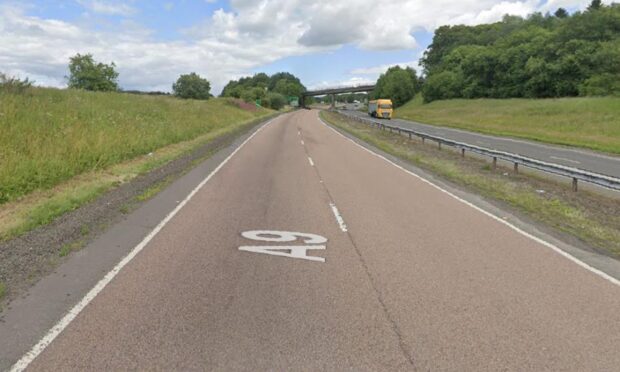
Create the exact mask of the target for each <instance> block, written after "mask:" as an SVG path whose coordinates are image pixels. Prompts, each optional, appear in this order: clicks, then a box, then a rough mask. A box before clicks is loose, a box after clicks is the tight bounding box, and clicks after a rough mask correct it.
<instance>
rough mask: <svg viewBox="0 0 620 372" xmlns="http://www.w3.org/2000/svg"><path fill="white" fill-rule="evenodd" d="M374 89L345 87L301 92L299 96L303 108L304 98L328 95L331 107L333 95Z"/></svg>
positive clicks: (369, 86)
mask: <svg viewBox="0 0 620 372" xmlns="http://www.w3.org/2000/svg"><path fill="white" fill-rule="evenodd" d="M374 89H375V85H374V84H372V85H357V86H347V87H332V88H324V89H316V90H308V91H306V92H303V93H302V95H301V102H300V103H301V106H302V107H303V106H305V99H306V97H313V96H325V95H328V96H330V97H331V102H332V107H334V106H335V104H336V99H335V95H336V94H342V93H359V92H372V91H373V90H374Z"/></svg>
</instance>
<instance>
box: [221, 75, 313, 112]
mask: <svg viewBox="0 0 620 372" xmlns="http://www.w3.org/2000/svg"><path fill="white" fill-rule="evenodd" d="M305 90H306V87H304V86H303V84H301V81H300V80H299V78H297V77H296V76H295V75H293V74H291V73H288V72H278V73H275V74H273V75H271V76H268V75H267V74H265V73H262V72H261V73H258V74H256V75H254V76H252V77H242V78H241V79H239V80H231V81H229V82H228V84H226V86H225V87H224V89H223V90H222V94H221V95H222V96H223V97H235V98H241V99H243V100H245V101H248V102H254V101H256V100H257V99H260V100H261V104H262V106H264V107H271V108H274V109H280V108H282V106H283V105H285V104H286V103H287V102H288V97H301V94H302V93H303V92H304V91H305ZM269 93H277V94H278V95H279V96H275V95H270V94H269ZM281 97H284V104H281V99H280V98H281ZM275 106H277V107H278V108H276V107H275Z"/></svg>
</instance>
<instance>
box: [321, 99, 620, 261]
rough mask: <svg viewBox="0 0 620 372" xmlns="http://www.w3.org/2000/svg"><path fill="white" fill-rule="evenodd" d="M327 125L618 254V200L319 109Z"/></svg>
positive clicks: (527, 215) (593, 246)
mask: <svg viewBox="0 0 620 372" xmlns="http://www.w3.org/2000/svg"><path fill="white" fill-rule="evenodd" d="M321 117H322V118H323V120H325V121H326V122H328V123H330V124H331V125H333V126H335V127H337V128H339V129H341V130H343V131H345V132H347V133H349V134H351V135H353V136H355V137H357V138H359V139H361V140H363V141H364V142H367V143H368V144H370V145H372V146H374V147H376V148H378V149H380V150H382V151H384V152H386V153H388V154H391V155H393V156H396V157H398V158H400V159H403V160H405V161H407V162H409V163H411V164H413V165H415V166H418V167H420V168H422V169H425V170H427V171H429V172H431V173H433V174H435V175H437V176H439V177H440V178H442V179H445V180H447V181H449V182H451V183H453V184H455V185H457V186H460V187H463V188H465V189H467V190H469V191H471V192H474V193H476V194H479V195H482V196H484V197H485V198H487V199H490V200H491V201H494V202H497V203H499V204H501V205H502V206H503V207H508V208H509V209H511V210H515V211H516V212H518V213H520V214H522V215H524V216H526V217H528V218H530V219H532V220H534V221H536V222H539V223H541V224H543V226H546V227H550V228H552V230H555V231H560V232H562V233H565V234H569V235H570V236H572V237H574V238H577V239H578V240H579V241H581V242H583V243H585V245H586V246H588V247H590V248H592V249H593V250H595V251H597V252H599V253H603V254H606V255H608V256H611V257H614V258H617V259H620V201H619V200H615V199H610V198H606V197H604V196H602V195H598V194H594V193H589V192H587V191H583V190H582V191H580V192H578V193H574V192H572V191H571V190H570V187H568V186H566V185H563V184H559V183H557V182H554V181H552V180H548V179H544V178H541V177H537V176H534V175H529V174H528V175H525V174H521V173H520V174H514V173H512V172H510V170H509V169H508V168H502V167H498V168H497V169H496V170H493V169H492V168H491V167H490V166H489V164H488V163H487V162H486V161H484V160H480V159H476V158H471V157H468V158H461V157H460V155H458V154H457V153H456V152H453V151H450V150H446V149H444V150H438V149H437V148H436V147H434V146H432V145H423V144H421V143H420V142H418V141H411V140H408V139H407V138H406V137H404V136H400V135H398V134H391V133H389V132H387V131H381V130H378V129H373V128H371V127H369V126H367V125H364V124H361V123H358V122H355V121H352V120H349V119H347V118H346V117H344V116H342V115H340V114H337V113H332V112H325V111H324V112H321Z"/></svg>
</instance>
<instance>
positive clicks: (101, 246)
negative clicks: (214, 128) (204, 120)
mask: <svg viewBox="0 0 620 372" xmlns="http://www.w3.org/2000/svg"><path fill="white" fill-rule="evenodd" d="M281 117H282V115H278V116H276V117H274V118H270V119H266V120H265V121H263V122H262V123H261V124H259V125H257V126H255V127H254V128H253V129H251V130H249V131H247V132H246V133H244V134H242V135H240V136H239V137H238V138H237V139H236V140H235V141H234V142H233V143H232V144H231V145H229V146H226V147H225V148H223V149H220V150H219V151H217V152H216V153H215V154H213V156H211V157H209V158H208V159H207V160H205V161H203V162H202V163H201V164H199V165H197V166H195V167H194V168H193V169H192V170H191V171H189V172H188V173H186V174H185V175H183V176H182V177H180V178H178V179H177V180H175V181H174V182H173V183H172V184H171V185H170V186H169V187H168V188H166V189H165V190H163V191H162V192H161V193H160V194H158V195H157V196H155V197H154V198H153V199H151V200H149V201H147V202H146V203H145V204H144V205H142V206H141V207H140V208H138V209H137V210H135V211H134V212H132V213H131V214H130V215H128V217H127V218H126V219H124V220H123V221H121V222H119V223H117V224H116V225H114V226H113V227H112V228H110V229H108V230H107V231H106V233H104V234H102V235H100V236H99V237H97V238H96V239H95V240H94V241H92V242H91V243H90V244H88V245H87V246H86V247H85V248H83V249H82V250H81V251H79V252H77V253H76V254H75V255H73V256H74V257H70V259H69V260H67V261H66V262H65V263H63V264H61V265H60V266H59V267H58V268H57V270H56V271H55V272H54V273H52V274H51V275H49V276H47V277H45V278H43V279H41V280H40V281H39V282H38V283H37V284H35V285H34V286H33V287H32V288H31V289H30V290H28V291H27V294H26V295H25V296H23V297H21V298H18V299H16V300H14V301H13V302H11V303H10V304H9V306H8V308H7V310H6V311H4V312H3V314H2V319H1V322H0V350H6V349H5V347H7V348H8V349H12V350H9V352H8V353H9V355H7V356H5V355H2V356H1V357H0V369H7V368H8V370H10V371H23V370H24V369H26V368H27V367H28V365H29V364H30V363H31V362H32V361H33V360H34V359H35V358H36V357H37V356H38V355H39V354H40V353H41V352H42V351H43V350H45V348H46V347H47V346H48V345H49V344H50V343H51V342H52V341H53V340H54V338H55V337H57V336H58V335H59V334H60V333H61V332H62V331H63V330H64V329H65V328H66V327H67V326H68V325H69V324H70V323H71V321H72V320H73V319H74V318H75V317H76V316H77V315H78V314H79V313H80V312H81V310H82V309H84V308H85V307H86V306H87V305H88V304H89V303H90V302H91V301H92V300H93V299H94V298H95V297H96V296H97V294H98V293H100V292H101V290H103V289H104V288H105V286H106V285H107V284H108V283H110V282H111V281H112V280H113V279H114V277H115V276H116V275H117V274H118V273H119V272H120V271H121V270H122V268H123V267H124V266H125V265H127V264H128V263H129V262H130V261H131V260H132V259H133V258H134V257H135V256H136V255H137V254H139V252H140V251H141V250H142V249H144V247H145V246H146V245H147V244H148V243H149V241H150V240H151V239H152V238H153V237H155V236H156V235H157V233H158V232H159V231H160V230H161V229H162V228H163V227H164V226H165V225H166V224H167V223H168V222H169V221H170V220H171V219H172V218H173V217H174V216H175V215H176V214H177V213H178V212H179V211H180V210H181V209H182V208H183V206H184V205H186V204H187V203H188V202H189V201H190V199H191V198H192V197H193V196H194V195H195V194H196V193H197V192H198V191H200V189H201V188H202V187H203V186H204V185H205V184H206V183H207V182H208V181H209V180H210V179H211V178H212V177H213V176H214V175H215V174H216V173H217V172H218V171H219V170H220V169H221V168H222V167H223V166H224V165H225V164H226V163H227V162H228V161H229V160H230V159H231V158H232V157H233V156H234V155H235V154H236V153H237V152H238V151H239V150H240V149H241V148H243V146H244V145H245V144H246V143H247V142H249V141H250V140H251V139H252V138H253V137H254V136H255V135H256V134H258V133H259V132H260V131H261V130H262V129H263V128H265V127H266V126H267V125H269V124H270V123H272V122H273V121H274V120H276V119H278V118H281ZM205 173H206V174H207V175H206V176H205ZM179 199H182V200H181V201H179ZM170 209H172V210H171V211H170ZM154 215H155V216H154ZM162 216H163V218H162ZM123 240H126V241H125V242H123ZM136 243H137V244H136ZM97 259H100V260H101V262H100V263H99V264H97V263H95V262H93V261H95V260H97ZM84 264H87V265H88V266H89V267H88V268H83V267H81V266H82V265H84ZM110 267H111V269H110ZM103 274H105V275H103ZM62 283H64V284H65V285H67V286H68V287H65V286H63V285H61V284H62ZM85 283H86V284H85ZM93 283H94V285H93ZM66 292H69V293H67V294H66V296H65V293H66ZM69 295H71V299H67V297H69ZM76 298H77V299H78V300H77V301H76V300H75V299H76ZM39 302H40V303H39ZM67 309H68V311H67ZM33 345H34V346H33Z"/></svg>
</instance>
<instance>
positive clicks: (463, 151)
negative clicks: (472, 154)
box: [461, 149, 465, 158]
mask: <svg viewBox="0 0 620 372" xmlns="http://www.w3.org/2000/svg"><path fill="white" fill-rule="evenodd" d="M461 157H462V158H464V157H465V149H461Z"/></svg>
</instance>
